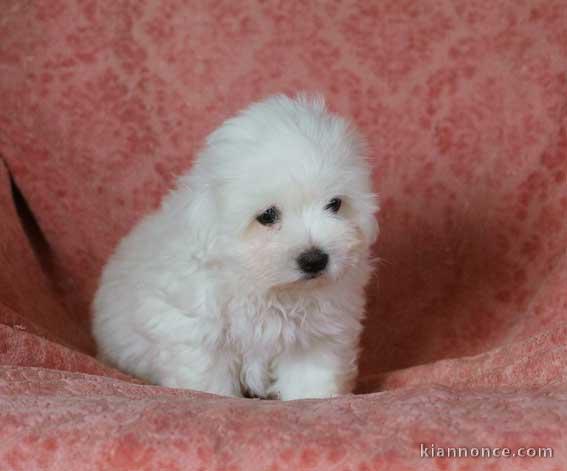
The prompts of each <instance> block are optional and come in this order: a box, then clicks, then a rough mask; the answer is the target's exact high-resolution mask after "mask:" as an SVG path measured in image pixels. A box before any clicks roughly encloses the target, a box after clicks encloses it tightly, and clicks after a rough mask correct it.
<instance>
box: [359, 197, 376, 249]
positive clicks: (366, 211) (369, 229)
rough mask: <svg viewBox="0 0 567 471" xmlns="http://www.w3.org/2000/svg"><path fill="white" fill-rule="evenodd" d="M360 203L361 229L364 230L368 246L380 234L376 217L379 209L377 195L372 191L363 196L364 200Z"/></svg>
mask: <svg viewBox="0 0 567 471" xmlns="http://www.w3.org/2000/svg"><path fill="white" fill-rule="evenodd" d="M361 204H362V211H361V214H363V215H364V216H363V220H362V223H361V226H362V231H363V232H364V235H365V236H366V240H367V241H368V245H369V246H370V245H372V244H374V242H376V239H377V238H378V235H379V234H380V226H379V224H378V219H377V215H378V212H379V210H380V208H379V205H378V196H377V195H375V194H374V193H372V194H370V195H368V196H367V197H366V198H364V201H363V202H362V203H361Z"/></svg>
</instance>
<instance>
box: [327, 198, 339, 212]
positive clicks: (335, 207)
mask: <svg viewBox="0 0 567 471" xmlns="http://www.w3.org/2000/svg"><path fill="white" fill-rule="evenodd" d="M341 204H342V201H341V199H340V198H333V199H332V200H331V201H329V202H328V203H327V206H325V209H328V210H329V211H332V212H333V213H338V212H339V209H341Z"/></svg>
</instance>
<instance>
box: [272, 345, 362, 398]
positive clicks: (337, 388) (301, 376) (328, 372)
mask: <svg viewBox="0 0 567 471" xmlns="http://www.w3.org/2000/svg"><path fill="white" fill-rule="evenodd" d="M353 376H354V375H353V374H345V373H344V370H343V369H341V368H339V367H338V366H337V365H335V364H327V363H323V362H320V361H317V358H313V357H308V356H305V357H304V356H299V357H297V356H296V357H294V358H285V359H284V360H283V361H281V362H280V363H279V364H278V367H277V371H276V381H275V382H274V385H273V387H272V388H271V392H272V394H274V395H276V396H277V397H279V398H280V399H281V400H283V401H290V400H293V399H315V398H328V397H334V396H340V395H342V394H348V393H350V392H351V390H352V378H353Z"/></svg>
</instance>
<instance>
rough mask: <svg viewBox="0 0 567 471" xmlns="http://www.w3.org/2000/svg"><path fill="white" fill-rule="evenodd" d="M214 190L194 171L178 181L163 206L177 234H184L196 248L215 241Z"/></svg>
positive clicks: (197, 171)
mask: <svg viewBox="0 0 567 471" xmlns="http://www.w3.org/2000/svg"><path fill="white" fill-rule="evenodd" d="M213 186H214V185H212V184H211V183H210V182H207V181H206V179H203V178H201V177H200V172H199V169H195V168H194V169H192V171H191V172H189V173H187V174H185V175H182V176H181V177H179V178H178V180H177V184H176V188H175V189H174V190H173V191H172V192H171V193H170V194H169V195H168V196H167V198H166V199H165V200H164V203H163V205H164V207H165V208H166V210H167V211H169V212H170V213H171V214H173V215H174V218H175V220H176V221H177V222H178V228H179V230H180V231H183V232H185V233H187V234H188V236H189V237H190V238H191V239H193V243H196V244H198V243H199V242H201V243H203V244H209V243H210V239H211V238H212V237H214V236H213V234H214V233H215V227H216V224H217V218H216V216H217V214H218V208H217V201H216V197H215V191H214V188H213Z"/></svg>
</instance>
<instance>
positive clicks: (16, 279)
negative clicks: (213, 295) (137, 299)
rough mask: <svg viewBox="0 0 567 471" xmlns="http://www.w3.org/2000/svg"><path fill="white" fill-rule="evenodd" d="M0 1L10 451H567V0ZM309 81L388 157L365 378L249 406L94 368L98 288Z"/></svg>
mask: <svg viewBox="0 0 567 471" xmlns="http://www.w3.org/2000/svg"><path fill="white" fill-rule="evenodd" d="M0 11H1V13H0V158H1V162H0V267H1V268H0V322H1V324H2V325H0V363H1V365H3V366H1V367H0V469H22V470H26V471H27V470H33V469H61V470H68V469H172V470H173V469H180V470H185V469H203V470H209V469H210V470H221V469H223V470H256V469H257V470H278V469H279V470H284V469H321V470H332V469H337V470H350V471H354V470H357V471H364V470H382V469H388V470H407V469H424V470H427V469H438V470H442V469H459V470H465V469H467V470H472V469H492V470H500V469H502V470H504V469H505V470H509V469H534V470H535V469H537V470H557V471H559V470H563V469H567V449H566V445H565V443H566V442H567V441H566V440H567V431H566V430H565V423H567V342H566V341H567V217H566V214H567V179H566V175H567V1H565V0H524V1H518V0H509V1H504V0H499V1H494V0H470V1H469V0H467V1H464V0H463V1H460V0H459V1H458V0H455V1H449V0H444V1H433V0H432V1H428V0H427V1H422V0H419V1H418V0H415V1H410V0H407V1H406V0H403V1H402V0H389V1H386V0H383V1H375V2H365V1H359V2H354V1H344V2H335V1H328V2H295V1H281V2H275V1H253V0H246V1H245V2H233V1H211V2H197V1H189V2H182V1H175V0H167V1H166V0H162V1H158V0H143V1H120V2H117V1H114V0H72V1H59V0H42V1H40V0H36V1H31V2H21V1H18V0H0ZM297 90H311V91H321V92H323V93H325V95H326V96H327V98H328V101H329V103H330V105H331V107H332V108H333V109H335V110H337V111H339V112H341V113H343V114H346V115H349V116H351V117H352V118H353V119H354V121H355V122H356V123H357V124H358V125H359V127H360V128H361V129H362V131H363V132H364V133H365V134H366V135H367V136H368V138H369V140H370V142H371V145H372V149H373V153H372V156H373V160H374V161H375V163H376V172H375V182H376V188H377V190H378V191H379V193H380V196H381V202H382V212H381V224H382V235H381V239H380V241H379V243H378V245H377V247H376V254H377V255H378V256H379V257H380V258H381V260H382V263H381V264H380V270H379V271H380V273H379V276H378V277H377V279H376V280H375V281H373V283H372V285H371V286H370V288H369V314H368V321H367V328H366V331H365V338H364V345H365V350H364V353H363V355H362V359H361V369H362V371H361V378H360V388H359V389H360V392H361V393H366V394H365V395H358V396H350V397H344V398H338V399H333V400H328V401H301V402H294V403H280V402H272V401H254V400H243V399H242V400H234V399H226V398H219V397H215V396H210V395H205V394H200V393H194V392H190V391H177V390H170V389H165V388H159V387H155V386H149V385H144V384H143V383H141V382H139V381H138V382H137V381H136V380H134V379H132V378H129V377H127V376H126V375H123V374H121V373H120V372H117V371H114V370H111V369H109V368H106V367H105V366H104V365H101V364H99V363H97V362H96V361H95V360H94V359H93V358H92V356H91V355H92V353H93V351H94V348H93V345H92V340H91V339H90V337H89V335H88V316H89V314H88V304H89V302H90V299H91V297H92V294H93V291H94V289H95V287H96V280H97V276H98V274H99V272H100V269H101V267H102V264H103V263H104V261H105V259H106V257H107V256H108V255H109V253H110V252H111V250H112V248H113V246H114V244H115V243H116V242H117V241H118V239H119V238H120V237H121V236H122V235H123V234H124V233H125V232H126V231H127V230H128V229H129V228H130V227H131V226H132V225H133V224H134V223H135V221H136V220H137V219H138V218H139V217H140V216H141V215H143V214H145V213H146V212H147V211H149V210H150V209H151V208H153V207H155V206H156V204H157V203H158V201H159V199H160V196H161V195H162V194H163V193H164V191H166V189H167V188H168V187H169V185H170V184H171V182H172V181H173V178H174V176H175V175H176V174H177V173H179V172H180V171H182V170H184V169H186V168H189V167H190V165H191V161H192V157H193V155H194V154H195V151H196V150H197V149H198V147H199V144H200V142H201V141H202V139H203V138H204V137H205V135H206V134H207V133H208V132H209V131H210V130H212V129H213V128H214V127H216V126H217V125H218V124H219V123H220V122H221V121H222V120H223V119H224V118H225V117H227V116H228V115H230V114H232V113H233V112H234V111H236V110H238V109H239V108H241V107H242V106H244V105H246V104H247V103H248V102H249V101H251V100H254V99H258V98H261V97H263V96H266V95H268V94H270V93H273V92H280V91H284V92H294V91H297ZM10 179H12V180H13V183H14V186H15V187H17V189H18V192H19V193H20V194H21V197H20V196H16V198H14V195H13V193H12V191H11V183H10ZM24 200H25V202H27V206H28V209H26V208H25V204H24V202H23V201H24ZM34 219H35V221H36V223H34ZM419 443H427V444H431V443H433V444H436V445H437V446H468V447H475V446H489V447H501V446H506V447H510V448H517V447H521V446H528V447H540V446H544V447H552V448H554V451H555V456H554V458H553V459H547V460H545V459H544V460H542V459H531V460H530V459H527V458H525V459H504V458H501V459H494V460H486V459H484V460H483V459H468V460H467V459H451V460H448V459H436V460H433V459H422V458H420V456H419V451H420V450H419ZM489 466H492V467H489Z"/></svg>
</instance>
